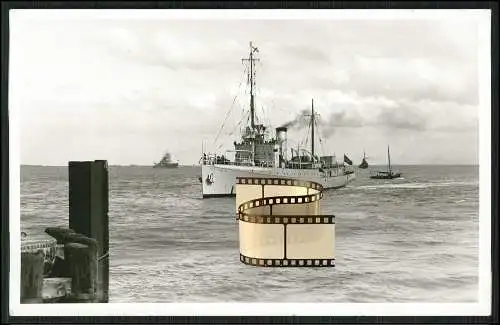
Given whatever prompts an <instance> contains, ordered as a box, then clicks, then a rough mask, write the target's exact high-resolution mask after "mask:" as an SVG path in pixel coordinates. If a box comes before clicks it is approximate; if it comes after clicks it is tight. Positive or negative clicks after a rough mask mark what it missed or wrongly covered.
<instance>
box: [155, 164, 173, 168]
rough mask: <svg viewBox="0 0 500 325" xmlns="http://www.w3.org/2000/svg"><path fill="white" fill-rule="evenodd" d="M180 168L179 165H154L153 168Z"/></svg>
mask: <svg viewBox="0 0 500 325" xmlns="http://www.w3.org/2000/svg"><path fill="white" fill-rule="evenodd" d="M177 167H179V164H178V163H169V164H163V165H154V166H153V168H177Z"/></svg>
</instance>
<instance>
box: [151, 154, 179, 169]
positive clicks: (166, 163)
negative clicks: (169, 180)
mask: <svg viewBox="0 0 500 325" xmlns="http://www.w3.org/2000/svg"><path fill="white" fill-rule="evenodd" d="M177 167H179V163H178V162H172V158H171V156H170V153H168V152H167V153H165V154H164V155H163V157H162V158H161V160H160V162H159V163H155V164H154V165H153V168H177Z"/></svg>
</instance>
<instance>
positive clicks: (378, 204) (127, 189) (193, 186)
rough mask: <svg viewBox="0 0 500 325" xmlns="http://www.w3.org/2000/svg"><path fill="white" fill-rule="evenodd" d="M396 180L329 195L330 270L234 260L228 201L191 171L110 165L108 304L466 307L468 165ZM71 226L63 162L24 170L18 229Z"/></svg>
mask: <svg viewBox="0 0 500 325" xmlns="http://www.w3.org/2000/svg"><path fill="white" fill-rule="evenodd" d="M395 167H396V168H397V169H398V170H400V171H401V172H402V173H403V179H397V180H392V181H385V180H371V179H369V178H368V173H369V171H361V174H359V175H358V178H357V179H356V180H355V181H354V182H353V183H351V184H349V186H348V187H347V188H344V189H340V190H333V191H326V192H325V194H326V195H325V197H324V198H323V200H322V202H321V206H322V211H323V212H324V213H331V214H334V215H335V216H336V265H337V266H336V267H335V268H260V267H252V266H247V265H244V264H242V263H241V262H240V261H239V248H238V247H239V246H238V227H237V223H236V221H235V215H234V212H235V201H234V198H215V199H202V198H201V184H200V183H199V181H198V176H199V174H200V169H199V168H198V167H180V168H178V169H170V170H167V169H164V170H162V169H153V168H150V167H113V166H111V167H110V170H109V171H110V175H109V178H110V211H109V220H110V225H109V229H110V302H133V303H135V302H271V301H272V302H380V303H383V302H475V301H477V299H478V296H477V290H478V214H479V212H478V206H479V204H478V201H479V180H478V167H477V166H400V167H398V166H395ZM67 225H68V175H67V167H34V166H23V167H22V168H21V226H22V228H23V230H25V231H28V232H30V233H39V232H43V230H44V228H45V227H47V226H63V227H67Z"/></svg>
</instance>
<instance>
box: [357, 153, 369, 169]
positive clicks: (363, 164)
mask: <svg viewBox="0 0 500 325" xmlns="http://www.w3.org/2000/svg"><path fill="white" fill-rule="evenodd" d="M358 167H359V168H361V169H366V168H368V162H367V161H366V153H365V151H364V150H363V160H362V161H361V164H360V165H359V166H358Z"/></svg>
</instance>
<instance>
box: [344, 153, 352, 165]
mask: <svg viewBox="0 0 500 325" xmlns="http://www.w3.org/2000/svg"><path fill="white" fill-rule="evenodd" d="M344 162H345V163H346V164H348V165H352V160H351V159H349V157H347V156H346V155H345V154H344Z"/></svg>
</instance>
